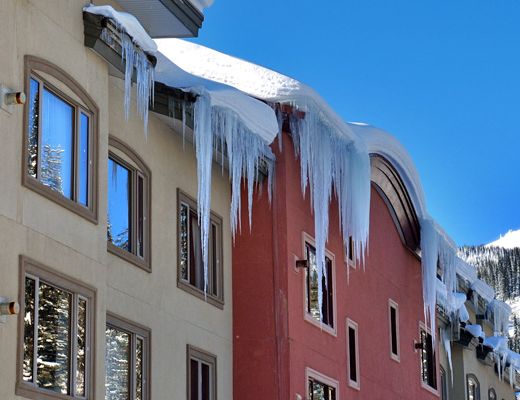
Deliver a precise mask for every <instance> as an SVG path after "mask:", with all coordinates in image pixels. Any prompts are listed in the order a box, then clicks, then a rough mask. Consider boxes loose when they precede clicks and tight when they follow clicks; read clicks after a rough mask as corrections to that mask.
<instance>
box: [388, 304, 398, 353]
mask: <svg viewBox="0 0 520 400" xmlns="http://www.w3.org/2000/svg"><path fill="white" fill-rule="evenodd" d="M390 331H391V335H392V353H393V354H395V355H397V314H396V310H395V308H394V307H390Z"/></svg>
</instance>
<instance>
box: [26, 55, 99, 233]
mask: <svg viewBox="0 0 520 400" xmlns="http://www.w3.org/2000/svg"><path fill="white" fill-rule="evenodd" d="M38 71H39V72H41V73H43V74H47V75H49V76H50V77H52V78H53V79H55V80H57V81H58V82H60V83H61V84H63V85H64V86H65V87H66V88H67V89H68V90H70V92H71V93H73V94H74V95H75V96H77V97H78V98H79V99H80V100H81V101H82V102H83V103H84V104H81V103H79V102H78V101H77V100H75V99H73V98H72V97H71V96H70V95H68V94H67V93H65V92H64V91H63V90H61V89H59V88H58V87H57V86H56V85H55V84H53V83H52V82H49V80H48V79H46V78H45V77H43V76H42V75H41V74H38ZM32 78H34V79H36V80H38V81H39V90H41V89H42V87H45V88H47V89H49V91H50V92H52V93H53V94H54V95H55V96H57V97H58V98H60V99H61V100H63V101H64V102H66V103H67V104H69V105H70V106H71V107H73V108H74V117H73V118H74V124H73V126H74V129H73V140H72V143H73V144H72V146H73V151H72V156H71V157H72V162H73V164H74V168H73V170H72V171H71V178H72V180H73V183H74V184H73V185H72V187H71V190H72V197H73V199H69V198H67V197H65V196H64V195H62V194H61V193H59V192H57V191H55V190H53V189H51V188H50V187H49V186H47V185H45V184H43V183H42V182H40V180H39V179H38V178H34V177H32V176H30V175H29V169H28V164H27V160H28V157H29V151H28V148H27V147H28V142H29V139H28V128H29V107H30V101H27V102H26V104H25V106H24V119H23V134H22V185H23V186H25V187H26V188H29V189H31V190H33V191H34V192H36V193H38V194H40V195H42V196H43V197H46V198H47V199H49V200H52V201H54V202H55V203H57V204H59V205H60V206H62V207H64V208H66V209H68V210H70V211H72V212H74V213H75V214H77V215H79V216H81V217H83V218H85V219H86V220H88V221H90V222H92V223H93V224H96V225H97V224H98V206H99V190H98V171H99V170H98V167H99V163H98V143H99V121H98V115H99V108H98V107H97V105H96V103H95V102H94V100H93V99H92V98H91V97H90V95H89V94H88V93H87V92H86V90H85V89H83V88H82V87H81V85H80V84H79V83H78V82H77V81H76V80H75V79H74V78H72V76H70V75H69V74H68V73H67V72H65V71H64V70H63V69H61V68H60V67H58V66H56V65H54V64H52V63H50V62H49V61H46V60H44V59H42V58H38V57H34V56H30V55H26V56H25V57H24V82H25V83H24V85H25V88H24V90H25V93H27V94H28V96H30V82H31V79H32ZM40 96H41V94H40ZM40 99H41V97H40ZM39 104H40V110H41V101H40V102H39ZM81 113H83V114H85V115H87V116H88V117H89V146H88V147H89V158H88V166H89V169H88V174H87V182H88V183H87V185H88V186H87V187H88V191H87V206H84V205H82V204H80V203H79V202H78V201H77V188H78V186H77V180H78V175H79V173H78V142H79V141H78V137H79V130H80V119H81V118H80V116H81ZM39 114H41V112H40V113H39ZM38 131H39V132H38V142H40V140H41V118H39V120H38ZM39 151H40V148H38V156H39ZM39 162H40V161H38V163H39Z"/></svg>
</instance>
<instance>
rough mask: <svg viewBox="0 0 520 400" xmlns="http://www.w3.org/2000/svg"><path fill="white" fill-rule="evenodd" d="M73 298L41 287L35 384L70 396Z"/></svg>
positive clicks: (43, 286) (46, 287) (67, 294)
mask: <svg viewBox="0 0 520 400" xmlns="http://www.w3.org/2000/svg"><path fill="white" fill-rule="evenodd" d="M71 298H72V296H71V294H70V293H67V292H65V291H63V290H60V289H58V288H55V287H53V286H50V285H47V284H45V283H40V288H39V304H38V365H37V377H36V378H37V384H38V386H40V387H43V388H45V389H48V390H52V391H55V392H59V393H63V394H69V361H70V326H71V324H70V314H71V304H72V301H71V300H72V299H71Z"/></svg>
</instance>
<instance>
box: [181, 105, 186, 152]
mask: <svg viewBox="0 0 520 400" xmlns="http://www.w3.org/2000/svg"><path fill="white" fill-rule="evenodd" d="M181 106H182V149H183V150H184V149H185V148H186V147H185V142H186V101H185V100H182V101H181Z"/></svg>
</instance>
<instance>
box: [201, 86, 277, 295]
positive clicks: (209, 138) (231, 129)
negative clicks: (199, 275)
mask: <svg viewBox="0 0 520 400" xmlns="http://www.w3.org/2000/svg"><path fill="white" fill-rule="evenodd" d="M195 94H197V100H196V101H195V108H194V136H195V149H196V156H197V179H198V191H197V202H198V212H199V214H198V215H199V224H200V226H201V237H202V259H203V265H204V292H205V293H207V286H208V237H209V227H210V212H211V172H212V163H213V154H214V150H215V148H216V145H217V144H218V143H219V144H220V149H219V150H220V151H221V152H222V153H224V145H225V146H226V147H225V149H226V150H227V157H228V162H229V177H230V180H231V189H232V192H231V210H230V214H231V215H230V221H231V230H232V233H233V238H234V237H235V234H236V230H237V226H238V227H239V226H240V213H241V197H240V191H241V187H240V185H241V182H242V178H243V177H244V178H245V179H246V180H247V182H246V183H247V189H248V206H249V226H250V227H251V226H252V205H253V189H254V182H255V178H257V177H258V175H259V168H260V159H265V160H266V161H267V162H266V166H267V175H268V185H269V186H270V185H272V179H273V178H272V177H273V170H274V155H273V153H272V152H271V149H270V148H269V146H268V145H267V144H266V143H265V142H264V141H263V140H262V139H261V138H260V137H259V136H258V135H256V134H255V133H254V132H251V131H250V130H249V129H248V128H247V127H246V126H245V125H244V124H243V123H242V121H241V120H240V118H239V117H238V115H236V114H235V113H234V112H232V111H230V110H229V109H224V108H220V107H218V106H212V104H211V98H210V96H209V94H208V93H207V92H206V91H205V90H204V89H200V88H199V89H197V92H196V93H195ZM222 160H223V159H222ZM271 190H272V189H271V188H270V187H269V193H271Z"/></svg>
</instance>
